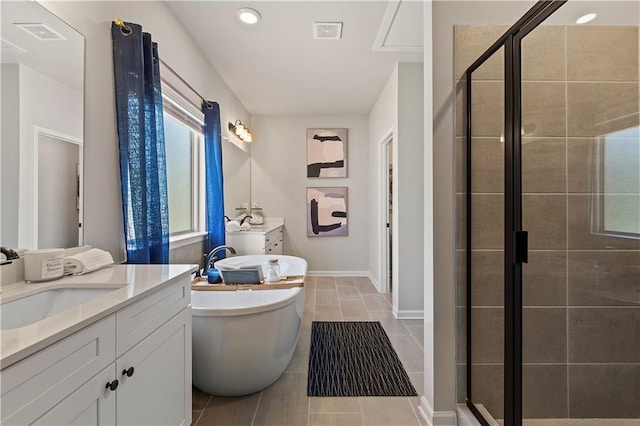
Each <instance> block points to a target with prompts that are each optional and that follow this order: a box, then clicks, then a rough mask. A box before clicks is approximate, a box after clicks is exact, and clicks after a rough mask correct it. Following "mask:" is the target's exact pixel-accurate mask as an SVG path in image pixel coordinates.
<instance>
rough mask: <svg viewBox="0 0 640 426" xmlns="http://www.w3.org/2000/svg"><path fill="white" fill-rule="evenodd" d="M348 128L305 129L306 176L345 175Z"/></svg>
mask: <svg viewBox="0 0 640 426" xmlns="http://www.w3.org/2000/svg"><path fill="white" fill-rule="evenodd" d="M347 136H348V129H307V177H310V178H314V177H315V178H344V177H347Z"/></svg>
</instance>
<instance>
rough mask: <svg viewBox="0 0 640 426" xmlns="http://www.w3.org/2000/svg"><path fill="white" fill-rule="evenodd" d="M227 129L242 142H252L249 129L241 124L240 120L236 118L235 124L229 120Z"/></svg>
mask: <svg viewBox="0 0 640 426" xmlns="http://www.w3.org/2000/svg"><path fill="white" fill-rule="evenodd" d="M229 131H231V133H233V134H234V135H236V136H237V137H238V138H240V140H241V141H242V142H252V141H253V138H252V137H251V131H250V130H249V129H248V128H247V127H246V126H245V125H244V124H242V121H240V120H236V122H235V124H232V123H231V122H229Z"/></svg>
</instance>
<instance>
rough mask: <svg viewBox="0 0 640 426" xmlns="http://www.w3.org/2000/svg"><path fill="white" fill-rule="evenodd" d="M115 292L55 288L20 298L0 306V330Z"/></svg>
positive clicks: (109, 290)
mask: <svg viewBox="0 0 640 426" xmlns="http://www.w3.org/2000/svg"><path fill="white" fill-rule="evenodd" d="M115 290H117V289H116V288H56V289H51V290H45V291H41V292H39V293H35V294H31V295H29V296H25V297H21V298H19V299H16V300H12V301H10V302H6V303H3V304H2V305H0V326H1V329H2V330H11V329H14V328H20V327H24V326H26V325H29V324H33V323H35V322H38V321H41V320H43V319H45V318H47V317H50V316H51V315H54V314H57V313H58V312H62V311H64V310H65V309H69V308H71V307H73V306H77V305H81V304H83V303H85V302H88V301H89V300H92V299H95V298H96V297H99V296H102V295H104V294H107V293H109V292H111V291H115Z"/></svg>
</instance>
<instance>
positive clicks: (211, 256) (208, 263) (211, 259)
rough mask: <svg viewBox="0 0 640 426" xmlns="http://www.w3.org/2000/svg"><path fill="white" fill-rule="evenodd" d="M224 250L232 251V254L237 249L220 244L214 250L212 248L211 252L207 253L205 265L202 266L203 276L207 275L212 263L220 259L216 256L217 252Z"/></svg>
mask: <svg viewBox="0 0 640 426" xmlns="http://www.w3.org/2000/svg"><path fill="white" fill-rule="evenodd" d="M223 250H229V252H231V254H236V250H235V249H234V248H233V247H231V246H218V247H216V248H214V249H213V250H211V251H210V252H209V254H207V255H206V259H205V260H204V267H203V268H202V276H203V277H206V276H207V271H208V270H209V268H210V267H211V264H212V263H213V262H214V261H216V260H218V258H217V257H216V254H218V253H219V252H221V251H223Z"/></svg>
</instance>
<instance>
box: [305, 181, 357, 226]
mask: <svg viewBox="0 0 640 426" xmlns="http://www.w3.org/2000/svg"><path fill="white" fill-rule="evenodd" d="M348 191H349V188H347V187H346V186H341V187H322V188H307V236H308V237H344V236H346V235H348V234H349V232H348V231H349V228H348V216H347V210H348V204H349V203H348V200H347V195H348Z"/></svg>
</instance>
